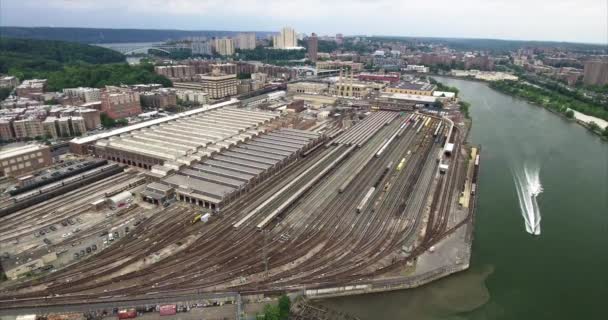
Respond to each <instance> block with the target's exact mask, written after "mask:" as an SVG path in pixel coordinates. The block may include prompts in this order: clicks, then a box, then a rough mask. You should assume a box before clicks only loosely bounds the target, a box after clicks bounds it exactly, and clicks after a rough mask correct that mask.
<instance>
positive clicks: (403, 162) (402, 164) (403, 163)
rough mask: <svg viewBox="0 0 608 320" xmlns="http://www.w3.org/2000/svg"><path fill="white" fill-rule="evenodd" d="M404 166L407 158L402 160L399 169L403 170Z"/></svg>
mask: <svg viewBox="0 0 608 320" xmlns="http://www.w3.org/2000/svg"><path fill="white" fill-rule="evenodd" d="M403 167H405V158H403V159H401V161H400V162H399V164H398V165H397V171H401V170H402V169H403Z"/></svg>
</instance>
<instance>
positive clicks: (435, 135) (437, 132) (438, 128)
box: [433, 122, 443, 137]
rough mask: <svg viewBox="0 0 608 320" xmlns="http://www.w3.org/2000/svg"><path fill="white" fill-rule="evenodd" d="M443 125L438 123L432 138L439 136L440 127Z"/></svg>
mask: <svg viewBox="0 0 608 320" xmlns="http://www.w3.org/2000/svg"><path fill="white" fill-rule="evenodd" d="M442 125H443V123H441V122H440V123H439V125H437V129H435V133H433V137H437V135H438V134H439V130H441V126H442Z"/></svg>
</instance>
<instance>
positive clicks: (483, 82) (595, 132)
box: [429, 74, 608, 142]
mask: <svg viewBox="0 0 608 320" xmlns="http://www.w3.org/2000/svg"><path fill="white" fill-rule="evenodd" d="M429 76H436V77H444V78H448V79H455V80H462V81H471V82H477V83H482V84H485V85H487V86H488V87H489V88H490V89H492V90H494V91H497V92H500V93H502V94H504V95H507V96H509V97H512V98H517V99H521V100H522V101H525V102H527V103H529V104H531V105H534V106H538V107H541V108H543V109H545V110H547V111H549V112H551V113H553V114H555V115H558V116H560V117H562V118H563V119H564V120H567V121H569V122H576V123H577V124H578V125H580V126H582V127H583V128H585V129H587V130H588V131H589V132H590V133H593V134H595V135H597V136H598V137H599V138H600V139H601V140H602V141H604V142H608V137H606V136H604V135H602V133H601V132H598V131H595V130H592V129H591V127H590V126H589V123H588V122H585V121H583V120H580V119H577V118H576V115H575V117H574V118H568V117H566V115H565V114H563V113H561V112H558V111H555V110H553V109H551V108H548V107H546V106H543V105H540V104H538V103H535V102H532V101H530V100H528V99H526V98H524V97H520V96H518V95H515V94H511V93H509V92H505V91H502V90H499V89H496V88H492V86H491V84H492V81H486V80H479V79H469V78H464V77H456V76H450V75H440V74H429ZM569 109H570V108H569ZM570 110H572V111H573V112H575V113H576V112H578V113H580V114H582V115H584V116H585V117H593V116H590V115H588V114H584V113H582V112H580V111H576V110H574V109H570ZM593 118H595V117H593ZM598 119H599V118H598ZM600 120H603V119H600ZM603 121H606V120H603ZM596 124H597V123H596ZM598 125H599V124H598ZM603 129H604V128H602V127H601V126H600V130H603Z"/></svg>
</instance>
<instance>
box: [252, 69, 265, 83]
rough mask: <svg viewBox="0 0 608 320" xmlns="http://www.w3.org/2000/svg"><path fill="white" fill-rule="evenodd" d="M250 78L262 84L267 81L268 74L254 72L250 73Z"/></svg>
mask: <svg viewBox="0 0 608 320" xmlns="http://www.w3.org/2000/svg"><path fill="white" fill-rule="evenodd" d="M251 80H253V81H258V82H261V83H262V84H264V83H266V82H268V75H267V74H265V73H262V72H254V73H252V74H251Z"/></svg>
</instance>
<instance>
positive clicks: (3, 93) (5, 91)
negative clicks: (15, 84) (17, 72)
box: [0, 88, 11, 100]
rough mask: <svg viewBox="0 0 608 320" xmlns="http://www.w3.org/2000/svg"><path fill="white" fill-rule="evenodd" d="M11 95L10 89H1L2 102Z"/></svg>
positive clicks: (0, 97) (0, 98)
mask: <svg viewBox="0 0 608 320" xmlns="http://www.w3.org/2000/svg"><path fill="white" fill-rule="evenodd" d="M10 94H11V89H9V88H0V100H4V99H6V98H8V96H9V95H10Z"/></svg>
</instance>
